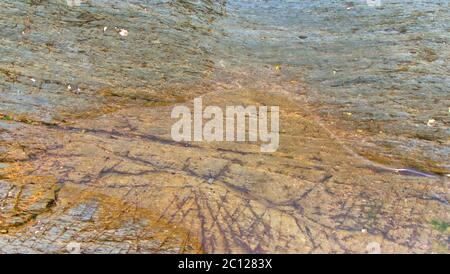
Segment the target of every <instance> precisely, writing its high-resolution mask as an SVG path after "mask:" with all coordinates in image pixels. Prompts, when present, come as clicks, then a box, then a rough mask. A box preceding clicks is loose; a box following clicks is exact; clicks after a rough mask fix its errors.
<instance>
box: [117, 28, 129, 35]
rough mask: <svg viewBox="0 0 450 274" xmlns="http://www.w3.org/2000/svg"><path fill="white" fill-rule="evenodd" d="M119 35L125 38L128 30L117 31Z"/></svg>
mask: <svg viewBox="0 0 450 274" xmlns="http://www.w3.org/2000/svg"><path fill="white" fill-rule="evenodd" d="M119 34H120V36H122V37H127V36H128V30H126V29H120V30H119Z"/></svg>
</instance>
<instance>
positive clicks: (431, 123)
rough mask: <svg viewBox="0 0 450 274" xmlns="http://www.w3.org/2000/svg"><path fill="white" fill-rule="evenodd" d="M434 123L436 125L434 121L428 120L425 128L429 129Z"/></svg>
mask: <svg viewBox="0 0 450 274" xmlns="http://www.w3.org/2000/svg"><path fill="white" fill-rule="evenodd" d="M434 123H436V120H434V119H430V120H428V122H427V126H429V127H431V126H433V125H434Z"/></svg>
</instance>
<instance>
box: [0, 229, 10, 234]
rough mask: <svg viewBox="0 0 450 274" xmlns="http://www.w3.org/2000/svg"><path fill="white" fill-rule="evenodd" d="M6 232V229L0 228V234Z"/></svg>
mask: <svg viewBox="0 0 450 274" xmlns="http://www.w3.org/2000/svg"><path fill="white" fill-rule="evenodd" d="M6 233H8V230H7V229H2V230H0V234H6Z"/></svg>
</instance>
